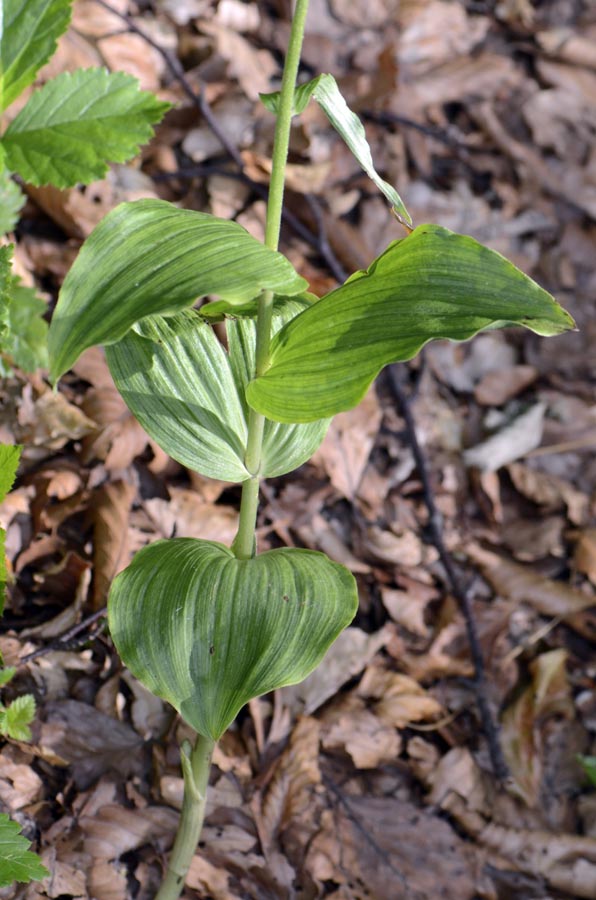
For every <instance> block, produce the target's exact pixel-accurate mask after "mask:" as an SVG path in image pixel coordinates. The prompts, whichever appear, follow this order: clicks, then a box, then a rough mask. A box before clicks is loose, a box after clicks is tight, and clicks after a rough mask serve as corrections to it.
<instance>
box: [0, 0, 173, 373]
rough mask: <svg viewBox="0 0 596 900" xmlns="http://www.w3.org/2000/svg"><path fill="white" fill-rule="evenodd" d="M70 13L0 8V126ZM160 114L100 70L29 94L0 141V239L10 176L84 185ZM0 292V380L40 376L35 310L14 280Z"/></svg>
mask: <svg viewBox="0 0 596 900" xmlns="http://www.w3.org/2000/svg"><path fill="white" fill-rule="evenodd" d="M71 8H72V0H27V2H26V3H24V2H23V0H2V3H1V4H0V116H2V115H3V114H4V112H5V110H6V109H7V108H9V107H10V106H11V104H13V103H14V102H15V100H17V99H18V98H19V97H20V95H21V94H22V93H23V91H24V90H25V89H26V88H28V87H29V85H31V84H32V83H33V81H34V79H35V76H36V75H37V72H38V71H39V69H40V68H41V67H42V66H43V65H44V64H45V63H46V62H47V61H48V60H49V59H50V57H51V56H52V55H53V53H54V52H55V50H56V42H57V40H58V38H59V37H60V36H61V35H62V34H63V32H65V31H66V29H67V27H68V23H69V21H70V15H71ZM168 108H169V104H168V103H162V102H160V101H159V100H157V98H156V97H154V96H153V94H151V93H149V92H148V91H141V90H139V85H138V81H137V80H136V78H133V77H132V76H130V75H125V74H124V73H123V72H114V73H109V72H107V71H106V70H105V69H85V70H78V71H75V72H72V73H70V72H65V73H64V74H62V75H59V76H58V77H57V78H52V79H50V80H49V81H47V82H46V84H45V85H44V86H43V87H41V88H39V89H37V90H34V91H33V93H32V94H31V96H30V97H29V98H28V99H27V101H26V103H25V104H24V106H22V108H21V109H20V110H19V112H18V113H17V114H16V116H15V117H14V118H13V119H12V121H11V122H10V123H9V124H8V126H7V127H6V128H4V129H3V130H2V134H1V136H0V234H6V232H8V231H11V230H12V229H13V228H14V226H15V224H16V222H17V220H18V216H19V212H20V210H21V208H22V206H23V203H24V202H25V197H24V194H23V192H22V190H21V188H20V187H19V185H18V184H17V183H16V182H15V180H14V177H13V173H16V174H17V175H19V176H20V177H21V178H22V179H23V181H25V182H28V183H29V184H32V185H35V186H40V185H44V184H52V185H54V186H55V187H58V188H68V187H74V186H75V185H77V184H89V183H90V182H92V181H95V180H96V179H99V178H103V176H104V175H105V174H106V172H107V169H108V163H110V162H126V160H128V159H130V158H131V157H132V156H134V155H135V154H136V153H137V152H138V150H139V147H140V145H141V144H143V143H144V142H145V141H147V140H149V138H150V137H151V135H152V126H153V125H154V124H155V123H156V122H159V120H160V119H161V118H162V116H163V115H164V113H165V111H166V110H167V109H168ZM5 287H6V290H5V296H4V302H3V309H2V310H0V316H1V315H3V316H4V320H5V322H6V323H7V324H8V326H9V327H8V329H7V330H6V331H5V335H4V338H3V339H0V351H2V353H3V355H4V362H2V368H1V369H0V374H5V373H6V372H7V371H9V369H10V362H11V361H12V362H13V363H14V365H16V366H18V367H19V368H21V369H24V370H25V371H33V370H35V369H36V368H39V367H45V366H46V365H47V355H46V331H47V329H46V326H45V322H44V321H43V319H42V315H43V313H44V312H45V309H46V306H45V303H44V302H43V301H42V300H41V299H39V298H38V297H36V296H35V292H34V291H32V290H31V289H30V288H26V287H23V286H22V285H21V284H20V281H19V279H18V278H16V277H14V276H13V277H11V278H10V279H9V281H8V283H7V284H6V286H5ZM6 311H8V312H6Z"/></svg>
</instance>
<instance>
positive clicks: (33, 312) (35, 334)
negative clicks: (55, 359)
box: [0, 277, 48, 372]
mask: <svg viewBox="0 0 596 900" xmlns="http://www.w3.org/2000/svg"><path fill="white" fill-rule="evenodd" d="M8 300H9V307H8V333H7V334H6V335H5V337H4V339H3V340H2V339H0V346H1V348H2V350H3V351H4V352H5V353H6V354H8V356H9V357H10V360H11V362H13V363H14V365H15V366H18V367H19V369H23V371H25V372H35V371H36V369H46V368H47V367H48V324H47V322H46V321H45V319H44V318H43V316H44V315H45V314H46V312H47V309H48V307H47V304H46V302H45V300H42V299H41V297H38V296H37V294H36V293H35V289H34V288H28V287H25V286H24V285H22V284H21V283H20V279H19V278H16V277H13V278H12V279H11V280H10V283H9V286H8ZM6 368H7V370H8V369H9V367H8V366H7V367H6Z"/></svg>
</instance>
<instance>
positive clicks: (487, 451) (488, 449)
mask: <svg viewBox="0 0 596 900" xmlns="http://www.w3.org/2000/svg"><path fill="white" fill-rule="evenodd" d="M545 412H546V404H545V403H535V404H534V405H533V406H531V407H530V408H529V409H527V410H526V411H525V412H523V413H521V415H519V416H517V417H516V418H515V419H514V420H513V421H512V422H511V423H510V424H508V425H505V427H504V428H502V429H501V430H500V431H498V432H497V433H496V434H493V435H492V437H489V438H487V440H485V441H482V443H480V444H477V445H476V446H475V447H470V448H469V449H468V450H465V451H464V460H465V462H466V465H468V466H476V467H477V468H479V469H483V470H484V471H488V472H496V471H497V469H500V468H501V466H505V465H507V463H510V462H513V461H514V460H516V459H519V458H520V456H525V454H526V453H528V452H529V451H530V450H534V448H535V447H538V446H539V445H540V441H541V440H542V429H543V425H544V414H545Z"/></svg>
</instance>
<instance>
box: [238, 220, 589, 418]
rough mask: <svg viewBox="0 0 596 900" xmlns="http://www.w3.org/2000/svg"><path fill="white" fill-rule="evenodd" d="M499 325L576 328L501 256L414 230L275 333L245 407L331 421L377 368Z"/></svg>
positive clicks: (431, 228) (426, 229)
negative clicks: (438, 340) (446, 340)
mask: <svg viewBox="0 0 596 900" xmlns="http://www.w3.org/2000/svg"><path fill="white" fill-rule="evenodd" d="M504 325H524V326H525V327H526V328H529V329H530V330H532V331H534V332H536V333H537V334H542V335H553V334H560V333H561V332H563V331H566V330H568V329H569V328H572V327H573V325H574V322H573V319H572V318H571V316H570V315H569V314H568V313H567V312H565V310H564V309H562V308H561V307H560V306H559V305H558V304H557V303H556V302H555V301H554V299H553V298H552V297H551V296H550V294H548V293H547V292H546V291H544V290H542V288H540V287H539V286H538V285H537V284H536V283H535V282H534V281H532V279H531V278H528V276H527V275H524V274H523V272H520V270H519V269H516V267H515V266H514V265H513V264H512V263H510V262H508V260H506V259H505V258H504V257H503V256H501V255H500V254H499V253H496V252H495V251H494V250H489V249H488V247H483V246H482V244H479V243H478V242H477V241H475V240H474V239H473V238H470V237H465V236H463V235H460V234H454V233H453V232H451V231H448V230H447V229H446V228H440V227H439V226H438V225H420V226H419V227H418V228H416V229H415V230H414V231H413V232H412V234H410V235H408V237H406V238H404V239H403V240H401V241H395V242H394V243H393V244H390V246H389V247H388V248H387V250H386V251H385V252H384V253H383V254H382V255H381V256H379V257H378V258H377V259H376V260H375V261H374V262H373V263H372V265H371V266H370V267H369V268H368V269H367V270H366V271H362V272H356V273H355V274H354V275H352V277H351V278H349V279H348V281H346V283H345V284H344V285H342V286H341V287H339V288H337V289H336V290H334V291H332V292H331V293H330V294H327V295H326V296H325V297H323V298H322V299H321V300H319V302H318V303H315V304H314V305H313V306H311V307H309V308H308V309H307V310H305V311H304V312H303V313H300V315H299V316H296V318H295V319H292V321H291V322H289V323H288V324H287V325H286V326H284V328H282V329H281V331H280V332H278V334H277V335H276V336H275V338H274V339H273V342H272V351H271V367H270V368H269V369H268V370H267V372H265V373H264V374H263V375H261V376H260V377H259V378H257V379H255V380H254V381H253V382H252V383H251V384H250V385H249V386H248V388H247V398H248V402H249V403H250V405H251V406H253V407H254V408H255V409H256V410H258V412H260V413H263V414H264V415H265V416H268V417H269V418H271V419H277V420H278V421H280V422H310V421H312V419H318V418H322V417H323V416H332V415H335V414H336V413H338V412H341V411H342V410H345V409H350V408H351V407H352V406H355V405H356V404H357V403H358V402H359V401H360V400H361V399H362V397H363V396H364V394H365V393H366V391H367V389H368V386H369V385H370V383H371V381H372V380H373V378H375V376H376V375H377V374H378V373H379V371H380V370H381V369H382V368H383V366H386V365H388V364H389V363H392V362H397V361H398V360H405V359H411V358H412V357H413V356H415V355H416V353H418V351H419V350H420V348H421V347H422V346H423V345H424V344H426V343H427V342H428V341H431V340H433V339H435V338H449V339H451V340H455V341H463V340H467V339H468V338H470V337H472V336H473V335H474V334H476V333H477V332H478V331H482V330H483V329H486V328H498V327H501V326H504Z"/></svg>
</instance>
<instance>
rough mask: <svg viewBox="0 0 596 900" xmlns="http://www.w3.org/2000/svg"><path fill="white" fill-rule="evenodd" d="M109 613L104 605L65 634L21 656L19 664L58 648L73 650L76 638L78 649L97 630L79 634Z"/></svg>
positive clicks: (24, 663) (22, 664) (21, 664)
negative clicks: (82, 635)
mask: <svg viewBox="0 0 596 900" xmlns="http://www.w3.org/2000/svg"><path fill="white" fill-rule="evenodd" d="M106 615H107V608H106V607H105V606H104V607H103V608H102V609H98V610H97V611H96V612H94V613H92V614H91V615H90V616H87V618H85V619H83V620H82V622H79V623H78V625H73V627H72V628H69V629H68V631H65V632H64V634H61V635H60V637H57V638H55V639H54V640H53V641H50V643H49V644H46V645H45V647H39V649H38V650H34V651H33V653H28V654H27V655H26V656H23V657H21V659H20V660H19V665H20V666H24V665H26V663H29V662H32V661H33V660H34V659H39V657H40V656H46V655H47V654H48V653H54V652H55V651H56V650H72V649H73V647H72V641H73V640H74V639H75V638H78V640H77V643H76V649H78V648H79V647H80V646H82V644H84V643H86V642H87V641H88V640H90V639H91V637H95V635H96V634H97V631H95V632H94V634H93V635H90V634H85V636H84V638H82V639H81V638H80V637H79V635H80V634H81V633H82V632H86V631H88V629H90V628H91V626H92V625H94V624H95V623H96V622H97V621H98V620H99V619H103V618H105V616H106Z"/></svg>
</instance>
